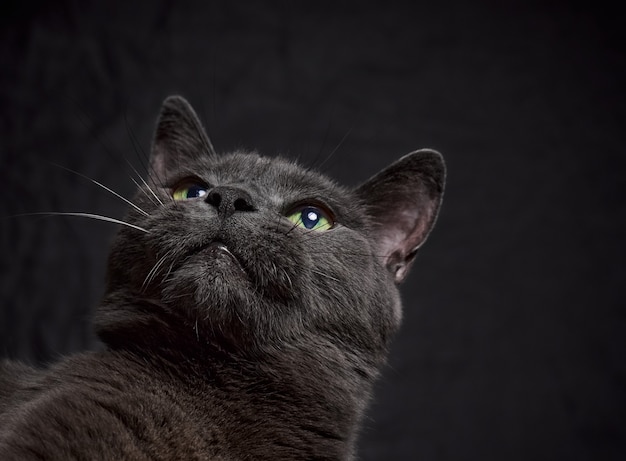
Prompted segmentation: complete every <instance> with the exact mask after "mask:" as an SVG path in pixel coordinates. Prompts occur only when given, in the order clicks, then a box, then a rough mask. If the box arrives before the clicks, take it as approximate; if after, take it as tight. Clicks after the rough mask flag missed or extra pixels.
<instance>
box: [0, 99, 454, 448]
mask: <svg viewBox="0 0 626 461" xmlns="http://www.w3.org/2000/svg"><path fill="white" fill-rule="evenodd" d="M185 181H193V182H194V183H200V184H203V185H205V186H206V187H207V189H208V191H209V194H207V196H206V197H202V198H196V199H192V200H185V201H174V200H173V199H172V189H173V188H175V187H177V185H180V184H182V183H184V182H185ZM148 183H149V185H150V187H151V189H152V190H153V191H154V193H155V194H156V196H157V197H158V201H157V199H156V198H155V197H154V196H153V195H152V192H150V191H148V190H147V189H145V190H140V191H139V192H138V193H137V195H136V197H135V199H134V203H135V204H137V206H138V207H139V208H141V209H142V210H144V211H145V212H146V213H147V216H145V215H143V214H142V213H140V212H139V211H137V210H135V209H131V210H130V211H129V214H128V216H127V221H128V222H130V223H132V224H134V225H137V226H139V227H141V228H144V229H146V230H147V231H148V233H143V232H140V231H139V230H136V229H132V228H127V227H124V228H122V229H120V231H119V234H118V236H117V238H116V240H115V242H114V244H113V248H112V251H111V254H110V258H109V263H108V275H107V289H106V293H105V296H104V299H103V301H102V304H101V306H100V307H99V308H98V310H97V313H96V317H95V327H96V330H97V332H98V334H99V336H100V338H101V339H102V340H103V341H104V343H105V344H106V346H107V348H106V350H104V351H101V352H87V353H83V354H78V355H76V356H73V357H69V358H66V359H64V360H62V361H60V362H59V363H57V364H56V365H54V366H52V367H51V368H49V369H47V370H42V371H37V370H32V369H30V368H28V367H25V366H22V365H19V364H11V363H5V364H3V365H2V367H1V368H0V459H2V460H18V459H19V460H23V459H59V460H61V459H63V460H65V459H137V460H143V459H146V460H148V459H163V460H165V459H204V460H269V459H273V460H275V459H281V460H303V459H316V460H324V459H325V460H348V459H352V458H353V456H354V452H355V442H356V438H357V433H358V430H359V425H360V421H361V418H362V416H363V414H364V410H365V408H366V406H367V403H368V400H369V396H370V392H371V389H372V384H373V382H374V380H375V379H376V376H377V374H378V371H379V369H380V367H381V365H382V364H383V363H384V360H385V356H386V352H387V349H388V345H389V341H390V339H391V337H392V335H393V333H394V332H395V331H396V329H397V328H398V325H399V322H400V318H401V306H400V297H399V293H398V289H397V283H399V282H400V281H401V280H402V279H403V278H404V276H405V275H406V271H407V270H408V268H409V267H410V265H411V263H412V261H413V259H414V256H415V252H416V249H417V248H418V247H419V246H420V245H421V244H422V243H423V241H424V239H425V238H426V236H427V235H428V232H429V230H430V229H431V227H432V225H433V223H434V220H435V218H436V215H437V210H438V208H439V203H440V199H441V194H442V191H443V183H444V167H443V161H442V159H441V156H440V155H439V154H437V153H435V152H433V151H429V150H423V151H417V152H415V153H413V154H409V155H408V156H405V157H404V158H402V159H401V160H399V161H398V162H397V163H396V164H394V165H392V166H390V167H389V168H387V169H386V170H384V171H383V172H381V173H379V174H378V175H376V176H375V177H374V178H372V179H371V180H369V181H368V182H366V183H364V184H363V185H362V186H360V187H359V188H357V189H355V190H349V189H346V188H343V187H340V186H338V185H336V184H334V183H333V182H332V181H331V180H329V179H328V178H325V177H324V176H321V175H319V174H317V173H313V172H310V171H308V170H306V169H303V168H301V167H299V166H298V165H296V164H294V163H292V162H290V161H288V160H285V159H281V158H265V157H261V156H259V155H257V154H256V153H242V152H235V153H232V154H228V155H223V156H217V155H216V154H215V152H214V151H213V147H212V146H211V144H210V141H209V140H208V137H207V136H206V134H205V133H204V131H203V129H202V128H201V125H200V123H199V121H198V119H197V117H196V115H195V113H194V112H193V110H192V109H191V107H190V106H189V105H188V103H187V102H186V101H185V100H184V99H182V98H180V97H170V98H168V99H167V100H166V101H165V102H164V106H163V109H162V113H161V117H160V119H159V122H158V123H157V129H156V135H155V141H154V145H153V148H152V163H151V175H150V178H149V180H148ZM311 202H312V203H315V204H318V205H319V206H321V207H323V208H324V209H328V210H329V211H330V212H332V215H333V216H334V218H335V222H336V226H335V227H334V228H332V229H331V230H329V231H310V230H306V229H302V228H296V227H295V226H294V224H293V223H292V222H291V221H289V220H288V219H287V218H286V216H287V215H288V214H290V212H292V211H293V209H294V207H296V206H297V205H299V204H303V203H311ZM161 203H162V204H161ZM216 242H219V243H216ZM223 248H227V250H228V251H224V250H223Z"/></svg>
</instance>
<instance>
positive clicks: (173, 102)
mask: <svg viewBox="0 0 626 461" xmlns="http://www.w3.org/2000/svg"><path fill="white" fill-rule="evenodd" d="M207 155H209V156H214V155H215V150H214V149H213V145H212V144H211V141H210V140H209V137H208V136H207V134H206V132H205V130H204V128H203V127H202V123H200V120H199V118H198V116H197V115H196V113H195V111H194V110H193V108H192V107H191V105H190V104H189V103H188V102H187V100H186V99H185V98H183V97H182V96H169V97H168V98H166V99H165V101H163V105H162V106H161V113H160V115H159V119H158V121H157V126H156V130H155V133H154V140H153V142H152V152H151V157H150V167H151V168H150V170H151V174H152V175H155V176H156V177H157V178H163V177H164V176H165V175H166V173H167V172H168V171H171V170H172V169H173V168H175V167H176V166H177V165H180V164H181V163H182V164H184V163H185V161H189V160H193V159H197V158H199V157H203V156H207Z"/></svg>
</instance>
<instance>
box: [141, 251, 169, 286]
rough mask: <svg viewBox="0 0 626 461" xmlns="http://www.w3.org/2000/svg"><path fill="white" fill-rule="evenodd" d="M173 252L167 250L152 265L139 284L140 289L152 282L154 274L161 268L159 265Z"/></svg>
mask: <svg viewBox="0 0 626 461" xmlns="http://www.w3.org/2000/svg"><path fill="white" fill-rule="evenodd" d="M172 252H173V250H170V251H168V252H167V253H165V254H164V255H163V256H162V257H161V258H160V259H159V260H158V261H157V262H156V264H155V265H154V267H153V268H152V269H151V270H150V272H148V275H146V278H145V279H144V281H143V283H142V284H141V289H142V291H143V290H144V289H145V287H146V286H147V285H149V284H150V283H152V280H153V279H154V277H155V275H156V274H157V272H158V271H159V269H160V268H161V266H162V265H163V263H164V262H165V260H166V259H167V257H168V256H169V255H170V254H171V253H172Z"/></svg>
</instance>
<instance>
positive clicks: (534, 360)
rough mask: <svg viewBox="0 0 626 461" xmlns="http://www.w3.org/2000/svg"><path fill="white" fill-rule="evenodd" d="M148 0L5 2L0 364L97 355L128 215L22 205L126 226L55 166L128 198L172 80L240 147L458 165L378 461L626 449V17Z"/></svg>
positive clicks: (490, 8)
mask: <svg viewBox="0 0 626 461" xmlns="http://www.w3.org/2000/svg"><path fill="white" fill-rule="evenodd" d="M137 3H141V2H114V1H110V2H100V5H99V6H93V5H90V2H87V1H82V2H69V1H67V2H57V5H55V6H49V5H47V4H44V3H42V4H41V5H38V4H37V3H36V2H29V3H24V2H21V3H19V4H15V5H11V3H10V2H9V3H8V6H5V7H4V8H5V9H6V10H7V11H8V12H7V13H3V15H2V17H0V24H1V27H0V69H1V70H0V83H1V84H0V98H1V99H0V101H1V105H0V159H1V164H0V165H1V170H0V171H1V173H0V192H1V194H0V219H1V221H0V244H1V245H2V259H1V260H0V270H1V272H0V354H1V355H5V356H11V357H17V358H21V359H24V360H29V361H32V362H38V363H44V362H49V361H50V360H53V359H54V358H55V357H58V355H59V354H66V353H70V352H72V351H77V350H82V349H85V348H89V347H95V346H96V344H95V342H94V339H93V336H92V335H91V333H90V331H89V315H90V312H91V310H92V309H93V307H94V306H95V305H96V304H97V302H98V299H99V296H100V295H101V292H102V279H103V273H104V264H105V261H106V254H107V248H108V245H109V243H110V241H111V238H112V235H113V232H114V231H115V227H114V226H113V225H109V224H105V223H98V222H89V221H86V220H81V219H80V218H75V219H71V218H60V217H55V218H42V217H14V215H16V214H20V213H29V212H38V211H83V212H92V213H101V214H105V215H109V216H113V217H118V218H119V217H121V216H122V215H123V213H124V205H123V203H120V201H119V200H116V199H115V198H114V197H111V196H109V195H108V194H107V193H106V192H105V191H103V190H101V189H99V188H97V187H96V186H94V185H93V184H91V183H90V182H89V181H87V180H85V179H83V178H81V177H79V176H77V175H74V174H72V173H69V172H67V171H65V170H63V169H61V168H59V167H58V166H56V165H55V164H59V165H62V166H64V167H67V168H71V169H73V170H76V171H79V172H80V173H82V174H85V175H87V176H89V177H91V178H93V179H96V180H98V181H100V182H102V183H105V184H107V185H108V186H109V187H111V188H113V189H115V190H116V191H118V192H120V193H122V194H124V195H127V196H128V195H130V194H131V193H132V191H133V188H134V185H133V183H132V180H131V175H130V174H129V170H130V167H129V166H128V163H127V162H130V164H132V165H133V166H134V168H137V169H138V170H142V169H143V165H144V164H145V154H144V152H145V151H146V150H147V149H148V148H149V144H150V136H151V130H152V127H153V123H154V120H155V117H156V114H157V112H158V108H159V104H160V102H161V100H162V99H163V98H164V97H165V96H166V95H168V94H171V93H175V92H176V93H181V94H183V95H185V96H186V97H187V98H188V99H189V100H190V101H191V102H192V103H193V104H194V106H195V107H196V108H197V110H198V111H199V113H200V114H201V115H202V117H203V118H204V120H205V121H206V123H207V126H208V128H209V132H210V134H211V136H212V139H213V141H214V144H215V146H216V148H217V149H218V150H230V149H233V148H236V147H240V146H243V147H248V148H256V149H258V150H260V151H261V152H263V153H265V154H269V155H272V154H275V153H282V154H285V155H290V156H294V157H299V158H301V159H302V161H303V162H304V163H307V164H313V163H315V164H320V163H323V170H325V171H326V172H328V173H329V174H330V175H331V176H333V177H335V178H337V179H338V180H340V181H342V182H346V183H348V184H357V183H358V182H360V181H362V180H364V179H366V178H367V177H368V176H369V175H371V174H373V173H375V172H376V171H377V170H378V169H380V168H382V167H383V166H385V165H386V164H388V163H389V162H391V161H392V160H394V159H395V158H397V157H399V156H400V155H403V154H405V153H407V152H409V151H411V150H413V149H416V148H419V147H434V148H437V149H439V150H441V151H442V152H443V153H444V154H445V156H446V159H447V161H448V167H449V182H448V189H447V195H446V197H445V200H444V206H443V211H442V214H441V216H440V220H439V223H438V226H437V228H436V230H435V232H434V233H433V234H432V236H431V238H430V240H429V242H428V244H427V245H426V246H425V247H424V249H423V250H422V252H421V254H420V257H419V258H418V261H417V263H416V264H415V266H414V270H413V272H412V274H411V276H410V277H409V279H408V280H407V282H406V283H405V286H404V291H403V296H404V299H405V301H406V311H405V323H404V326H403V329H402V332H401V334H400V335H399V337H398V338H397V340H396V341H395V343H394V348H393V351H392V352H393V356H392V358H391V360H390V366H389V367H388V368H387V369H386V370H385V373H384V376H383V379H382V380H381V382H380V383H379V385H378V390H377V399H376V403H375V404H374V405H373V407H372V409H371V411H370V413H369V418H368V420H367V423H366V427H365V428H364V430H363V436H362V440H361V443H360V446H361V449H360V452H361V458H362V459H363V460H374V459H379V460H382V459H393V460H420V459H424V460H488V459H494V460H511V461H513V460H529V459H533V460H555V459H559V460H560V459H563V460H587V459H604V460H609V459H624V455H625V454H626V442H625V440H626V360H625V358H624V356H625V353H626V347H625V346H626V315H625V314H624V296H623V288H622V287H621V286H620V285H621V284H623V283H624V281H626V268H625V265H624V257H625V256H626V254H625V251H624V250H625V245H624V242H623V238H624V230H625V223H626V206H625V201H624V199H625V198H626V197H625V188H626V187H625V184H626V183H625V182H624V179H623V172H624V166H625V163H626V162H625V157H624V146H625V145H626V139H625V138H626V134H625V133H626V131H625V130H624V128H625V123H624V122H625V121H626V120H625V119H626V117H625V110H626V101H625V88H624V86H625V85H624V83H625V81H626V66H625V64H624V63H625V62H626V61H625V57H626V55H625V49H624V46H623V45H622V44H621V39H623V38H624V33H623V32H622V30H620V29H623V26H622V25H621V24H619V23H618V19H619V16H618V15H617V12H616V11H611V10H607V9H603V8H602V6H601V4H599V3H597V2H596V3H595V4H594V9H593V10H589V7H586V8H583V7H582V6H581V7H578V6H571V5H570V6H565V4H563V5H559V6H541V5H540V4H538V5H535V6H532V5H530V4H522V2H519V4H517V3H510V4H509V5H508V6H504V5H499V6H497V5H489V4H487V3H486V2H482V3H481V4H480V5H478V4H472V2H461V1H458V2H454V3H445V2H422V3H421V4H417V5H412V6H410V7H409V6H404V7H398V6H396V7H395V8H392V7H391V6H390V2H381V3H379V4H378V5H375V4H374V3H362V4H359V5H358V6H357V4H356V3H355V4H354V6H351V7H347V6H342V5H341V4H339V3H338V2H336V3H334V2H315V4H314V5H309V6H303V4H302V3H300V2H288V1H283V2H269V3H265V4H264V5H263V6H261V5H260V4H259V2H252V1H237V2H228V1H222V2H215V1H213V2H211V1H197V2H169V1H153V2H145V5H144V6H142V7H139V6H138V5H137ZM489 3H492V2H489ZM406 4H407V5H408V2H407V3H406ZM551 5H556V4H554V3H551ZM344 138H345V139H344ZM342 140H343V142H342ZM333 152H334V153H333ZM331 153H333V155H332V156H331V157H330V158H329V159H328V160H327V161H325V162H324V159H325V158H327V157H329V156H330V154H331Z"/></svg>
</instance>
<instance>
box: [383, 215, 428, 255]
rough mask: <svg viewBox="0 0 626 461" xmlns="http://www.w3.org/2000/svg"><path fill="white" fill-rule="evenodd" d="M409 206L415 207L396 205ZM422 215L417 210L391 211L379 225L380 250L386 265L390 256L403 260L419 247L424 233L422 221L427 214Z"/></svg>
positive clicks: (426, 217)
mask: <svg viewBox="0 0 626 461" xmlns="http://www.w3.org/2000/svg"><path fill="white" fill-rule="evenodd" d="M411 205H412V206H415V205H414V204H404V205H400V204H398V207H403V206H411ZM394 211H395V213H394ZM424 215H425V216H422V213H420V211H419V210H417V209H409V208H403V209H400V210H392V211H391V212H388V213H387V214H386V218H387V219H386V221H387V222H384V223H381V230H380V235H381V239H380V250H381V253H382V255H384V257H385V262H386V263H389V262H390V261H389V258H390V257H391V256H392V255H395V257H400V258H402V259H404V258H405V257H406V256H408V255H409V254H410V253H411V252H412V251H413V249H414V248H415V247H416V246H418V245H419V243H420V239H421V234H423V231H424V226H425V223H424V221H425V220H426V221H427V220H428V216H427V215H428V213H424ZM420 218H421V220H420ZM420 221H421V222H420ZM391 223H395V225H391Z"/></svg>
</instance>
